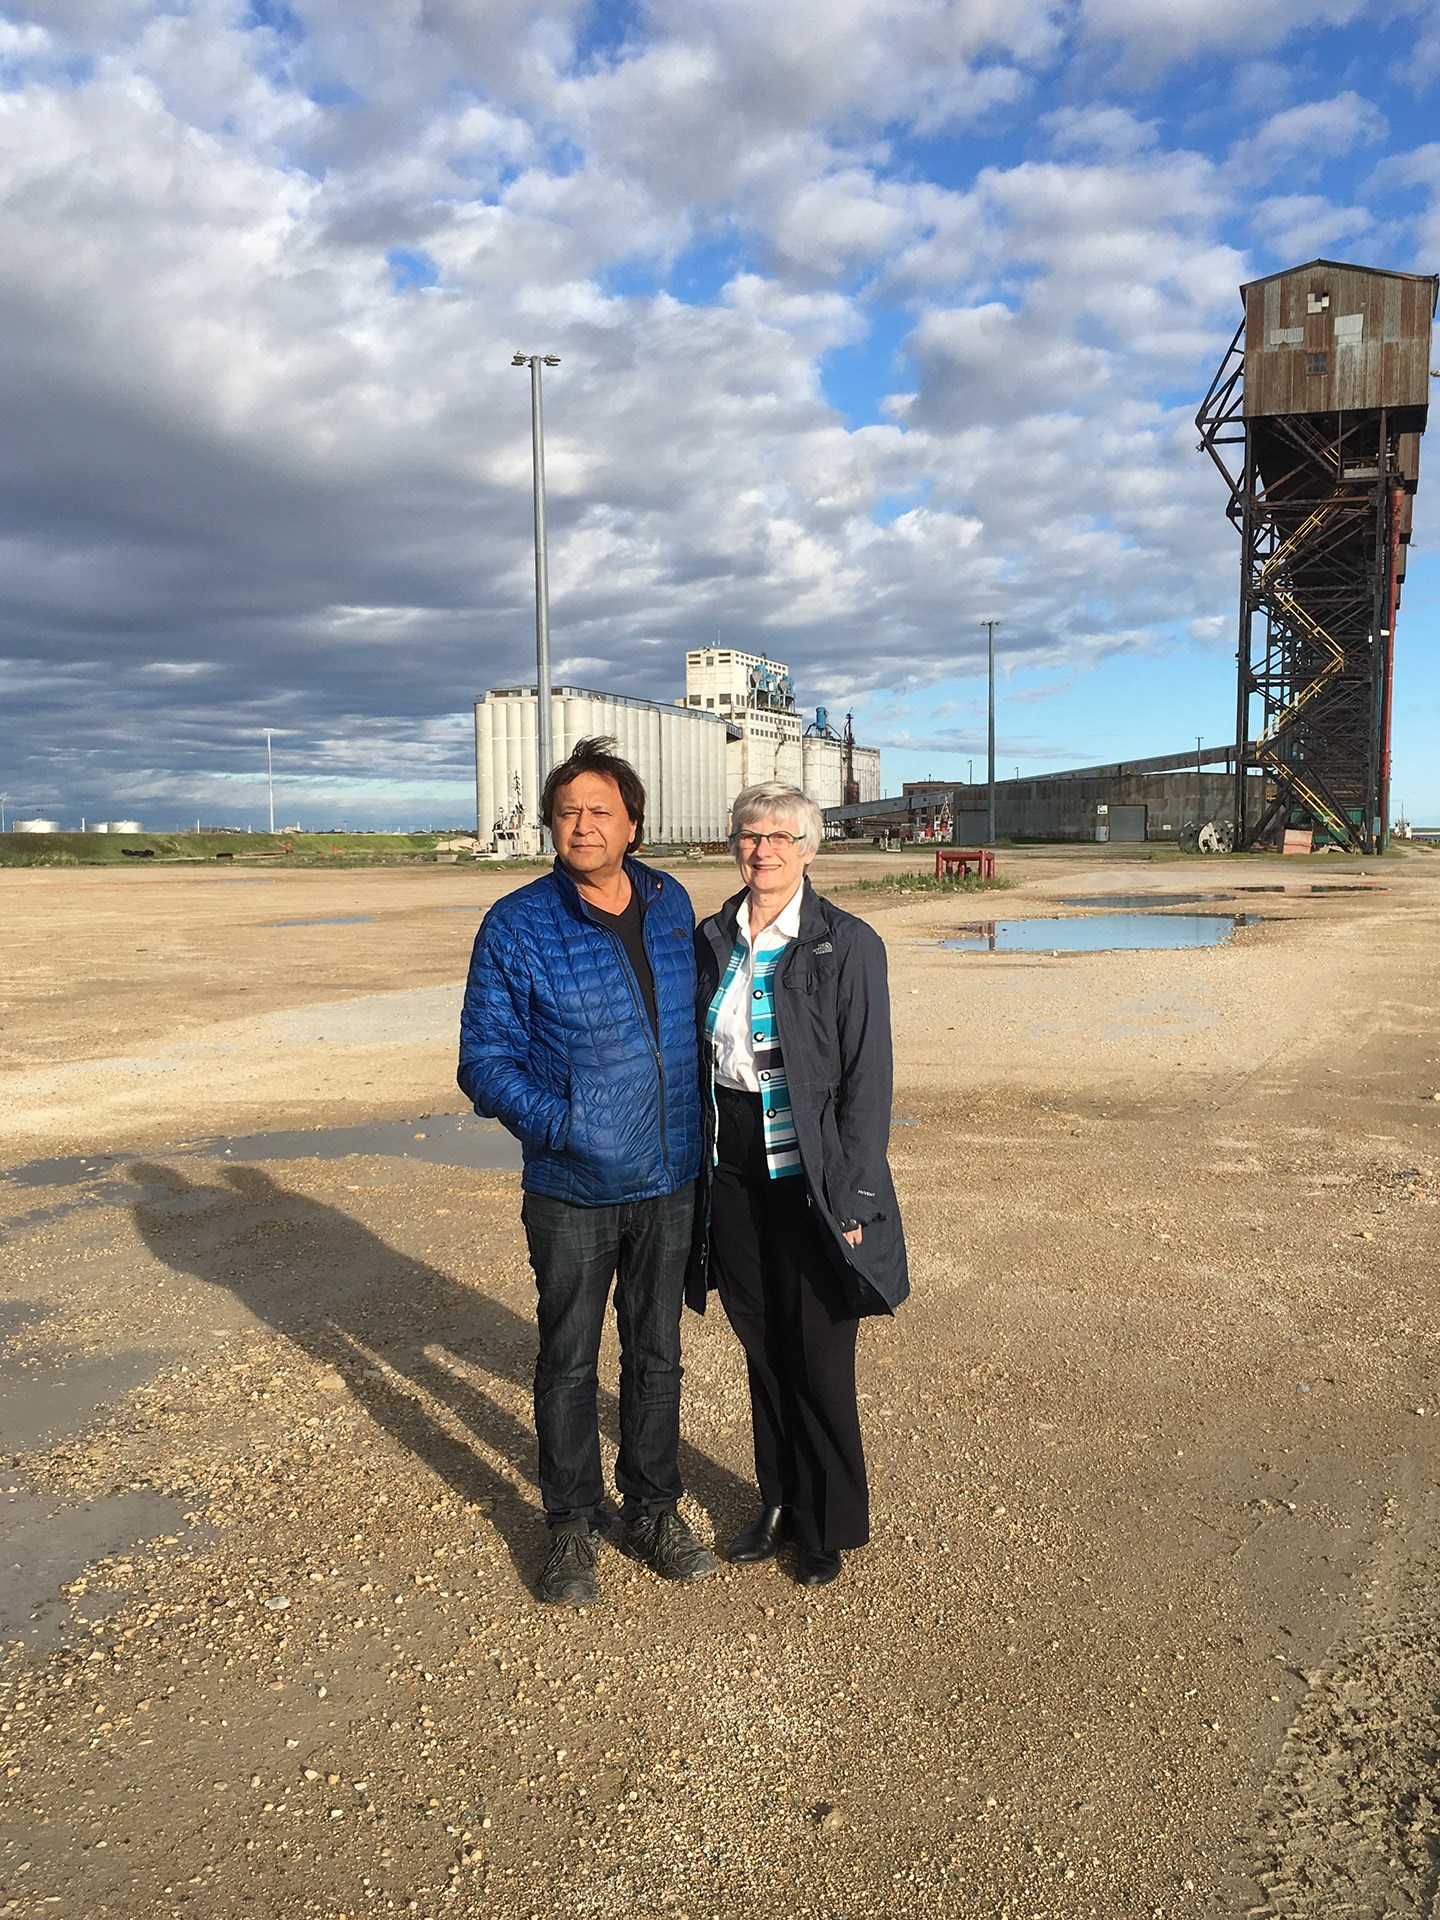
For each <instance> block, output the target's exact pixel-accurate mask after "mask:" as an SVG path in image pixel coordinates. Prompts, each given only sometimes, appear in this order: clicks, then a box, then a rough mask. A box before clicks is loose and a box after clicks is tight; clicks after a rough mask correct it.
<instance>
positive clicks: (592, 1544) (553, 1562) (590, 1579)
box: [535, 1527, 600, 1607]
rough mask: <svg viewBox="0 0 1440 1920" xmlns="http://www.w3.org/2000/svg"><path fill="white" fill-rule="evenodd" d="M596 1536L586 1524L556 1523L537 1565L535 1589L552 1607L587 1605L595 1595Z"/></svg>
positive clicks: (597, 1545)
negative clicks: (562, 1525)
mask: <svg viewBox="0 0 1440 1920" xmlns="http://www.w3.org/2000/svg"><path fill="white" fill-rule="evenodd" d="M599 1547H600V1536H599V1535H598V1534H596V1533H592V1532H591V1531H590V1530H589V1528H588V1527H559V1528H557V1529H556V1531H555V1534H554V1536H553V1538H552V1540H551V1543H550V1552H549V1553H548V1555H547V1556H546V1559H545V1564H544V1566H543V1567H542V1568H541V1569H540V1578H539V1579H538V1580H537V1581H536V1583H535V1592H536V1594H537V1595H538V1597H539V1598H540V1599H541V1600H544V1601H545V1602H546V1603H547V1604H548V1605H550V1606H552V1607H589V1606H593V1605H594V1603H595V1598H596V1587H595V1556H596V1553H597V1552H598V1551H599Z"/></svg>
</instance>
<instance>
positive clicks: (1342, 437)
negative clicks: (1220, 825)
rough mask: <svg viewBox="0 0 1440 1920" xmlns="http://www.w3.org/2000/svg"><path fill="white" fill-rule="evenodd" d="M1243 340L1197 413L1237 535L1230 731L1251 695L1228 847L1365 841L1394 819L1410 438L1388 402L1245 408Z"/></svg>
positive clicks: (1371, 847)
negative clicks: (1330, 408)
mask: <svg viewBox="0 0 1440 1920" xmlns="http://www.w3.org/2000/svg"><path fill="white" fill-rule="evenodd" d="M1244 337H1245V324H1244V323H1243V322H1242V323H1241V325H1240V327H1239V328H1238V329H1237V330H1236V334H1235V338H1234V339H1233V340H1232V341H1231V343H1230V348H1229V351H1228V352H1227V354H1226V356H1225V358H1224V360H1223V361H1222V362H1221V365H1220V370H1219V372H1218V373H1217V374H1216V376H1215V378H1214V380H1213V381H1212V382H1211V385H1210V391H1209V392H1208V393H1207V394H1206V396H1205V400H1204V403H1203V404H1202V406H1201V408H1200V412H1199V414H1198V415H1197V416H1196V424H1197V426H1198V427H1199V428H1200V433H1201V444H1202V445H1203V446H1204V448H1205V450H1206V451H1207V452H1208V453H1209V454H1210V456H1211V458H1212V459H1213V460H1214V461H1215V464H1216V466H1217V467H1218V468H1219V469H1220V471H1221V473H1222V474H1223V475H1224V476H1225V481H1226V484H1227V486H1228V487H1229V490H1230V497H1229V501H1228V504H1227V509H1226V510H1227V512H1228V514H1229V517H1230V519H1231V520H1232V521H1233V522H1234V524H1235V526H1236V527H1237V529H1238V530H1239V533H1240V541H1241V559H1240V645H1239V676H1238V686H1237V701H1236V716H1237V717H1236V736H1235V737H1236V739H1237V740H1238V741H1241V742H1245V741H1248V740H1251V739H1252V735H1251V734H1250V730H1249V723H1250V721H1251V718H1252V712H1253V702H1254V701H1255V700H1257V699H1258V701H1259V706H1260V713H1259V720H1260V724H1259V725H1258V727H1256V729H1255V732H1254V735H1253V745H1251V746H1250V747H1249V748H1248V750H1246V749H1243V748H1242V751H1241V753H1240V754H1239V755H1238V756H1237V771H1236V783H1235V830H1236V831H1235V844H1236V845H1237V846H1254V845H1256V844H1257V843H1258V842H1260V841H1264V840H1269V839H1273V838H1274V836H1275V834H1276V833H1277V832H1278V831H1280V830H1282V829H1283V828H1284V827H1286V826H1288V825H1299V824H1302V823H1303V824H1305V825H1309V826H1311V827H1313V828H1315V829H1316V830H1317V831H1318V832H1319V833H1320V834H1321V835H1322V836H1326V837H1328V838H1329V839H1330V840H1331V841H1333V842H1334V843H1336V844H1338V845H1340V846H1344V847H1349V848H1352V849H1353V850H1355V851H1357V852H1366V853H1368V852H1373V851H1375V850H1376V849H1377V847H1378V846H1379V845H1381V844H1382V843H1383V839H1384V834H1385V822H1386V821H1387V820H1388V817H1389V778H1390V768H1389V747H1390V742H1389V732H1390V728H1389V719H1390V696H1391V684H1390V683H1391V673H1392V666H1393V661H1394V644H1393V636H1394V624H1395V612H1396V608H1397V606H1398V602H1399V546H1400V539H1401V535H1402V527H1403V529H1404V531H1405V532H1407V533H1408V515H1407V512H1406V493H1405V485H1404V474H1403V471H1402V451H1403V446H1402V443H1403V441H1404V440H1405V438H1406V435H1405V434H1404V433H1403V432H1401V431H1397V430H1396V429H1395V428H1394V427H1393V426H1392V425H1391V423H1390V422H1389V420H1388V419H1387V412H1386V409H1385V408H1383V407H1382V408H1379V409H1376V410H1371V411H1367V412H1359V413H1352V414H1344V413H1335V414H1302V413H1295V414H1277V415H1268V416H1262V417H1260V418H1250V419H1246V418H1245V416H1244V411H1243V388H1244V367H1245V353H1244V345H1243V342H1244ZM1250 768H1256V769H1258V770H1259V772H1260V773H1261V774H1263V776H1264V779H1263V781H1262V782H1258V783H1257V782H1255V781H1253V780H1247V777H1246V775H1247V772H1248V770H1249V769H1250ZM1257 786H1258V787H1260V788H1261V793H1260V795H1259V796H1257V794H1256V793H1255V792H1254V791H1248V789H1252V788H1255V787H1257Z"/></svg>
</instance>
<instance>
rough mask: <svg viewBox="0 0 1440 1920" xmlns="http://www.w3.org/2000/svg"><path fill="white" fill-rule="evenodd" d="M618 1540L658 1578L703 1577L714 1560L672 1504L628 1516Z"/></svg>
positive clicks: (712, 1570)
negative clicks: (650, 1511) (630, 1518)
mask: <svg viewBox="0 0 1440 1920" xmlns="http://www.w3.org/2000/svg"><path fill="white" fill-rule="evenodd" d="M620 1544H621V1546H622V1547H623V1548H624V1549H625V1551H626V1553H628V1554H629V1555H630V1556H631V1558H632V1559H635V1560H643V1561H644V1562H645V1564H646V1566H647V1567H651V1568H653V1569H654V1571H655V1572H656V1573H658V1574H659V1576H660V1578H661V1579H662V1580H704V1579H705V1578H706V1577H707V1576H708V1575H710V1574H712V1573H714V1571H715V1568H716V1566H717V1564H718V1562H717V1561H716V1559H715V1556H714V1554H713V1553H711V1551H710V1549H709V1548H708V1547H707V1546H706V1545H705V1544H704V1542H703V1541H701V1540H697V1539H696V1538H695V1535H694V1534H693V1533H692V1532H691V1531H690V1529H689V1527H687V1526H686V1524H685V1522H684V1521H683V1520H682V1519H681V1518H680V1516H679V1514H678V1513H676V1511H675V1509H674V1508H673V1507H657V1508H656V1509H655V1511H654V1512H653V1513H642V1514H641V1515H640V1517H639V1519H638V1520H628V1521H627V1522H626V1523H625V1530H624V1532H623V1533H622V1534H621V1536H620Z"/></svg>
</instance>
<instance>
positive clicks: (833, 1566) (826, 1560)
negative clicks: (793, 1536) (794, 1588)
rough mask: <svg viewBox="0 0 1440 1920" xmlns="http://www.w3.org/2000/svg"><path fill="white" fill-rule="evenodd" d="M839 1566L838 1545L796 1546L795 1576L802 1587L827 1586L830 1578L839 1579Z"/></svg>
mask: <svg viewBox="0 0 1440 1920" xmlns="http://www.w3.org/2000/svg"><path fill="white" fill-rule="evenodd" d="M840 1567H841V1560H840V1550H839V1548H838V1547H832V1548H829V1549H826V1548H825V1547H797V1548H796V1550H795V1578H796V1579H797V1580H798V1581H799V1582H800V1584H801V1586H802V1587H828V1586H829V1584H830V1582H831V1581H832V1580H838V1579H839V1577H840Z"/></svg>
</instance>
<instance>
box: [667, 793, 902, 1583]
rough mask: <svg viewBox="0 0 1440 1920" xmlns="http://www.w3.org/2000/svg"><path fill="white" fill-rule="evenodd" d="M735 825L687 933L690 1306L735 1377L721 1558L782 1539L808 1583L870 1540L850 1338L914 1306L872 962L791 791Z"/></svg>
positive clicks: (875, 940)
mask: <svg viewBox="0 0 1440 1920" xmlns="http://www.w3.org/2000/svg"><path fill="white" fill-rule="evenodd" d="M731 829H732V831H731V844H732V845H733V847H734V849H735V859H736V863H737V864H738V866H739V868H740V877H741V878H742V880H744V882H745V887H744V890H743V891H742V892H740V893H738V894H736V895H735V896H734V898H733V899H731V900H728V901H727V902H726V903H725V905H724V906H723V907H722V908H721V909H720V911H719V913H717V914H715V915H713V916H712V917H711V918H710V919H708V920H706V921H705V922H704V923H703V924H702V925H701V927H700V929H699V931H698V933H697V934H696V946H697V952H698V961H699V982H700V985H699V1015H700V1023H701V1034H702V1048H701V1053H702V1059H703V1060H704V1061H705V1062H706V1063H708V1067H709V1074H710V1083H711V1088H712V1098H711V1099H710V1100H709V1101H708V1102H707V1106H708V1108H709V1115H710V1129H709V1136H708V1139H707V1152H706V1154H705V1165H704V1168H703V1170H702V1174H701V1188H702V1197H701V1202H700V1205H699V1206H698V1208H697V1211H696V1236H695V1253H694V1258H693V1260H692V1263H691V1272H690V1276H689V1285H688V1288H687V1298H688V1299H689V1302H690V1305H691V1306H692V1307H695V1308H696V1309H697V1310H698V1311H700V1312H703V1311H704V1308H705V1299H706V1295H707V1293H708V1291H709V1289H710V1288H711V1287H712V1286H713V1287H714V1288H716V1289H717V1291H718V1292H719V1295H720V1301H721V1304H722V1306H723V1307H724V1309H725V1313H726V1316H727V1318H728V1319H729V1321H730V1324H731V1326H732V1327H733V1328H734V1329H735V1332H736V1334H737V1336H738V1337H739V1339H740V1342H741V1345H742V1346H743V1347H744V1349H745V1358H746V1362H747V1365H748V1370H749V1378H750V1409H751V1419H752V1424H753V1429H754V1438H755V1474H756V1478H757V1480H758V1481H759V1487H760V1511H759V1513H758V1514H757V1515H756V1518H755V1519H754V1521H753V1522H752V1523H751V1524H750V1526H748V1527H747V1528H746V1529H745V1531H744V1532H743V1533H742V1534H741V1535H740V1536H739V1538H738V1539H737V1540H736V1541H735V1542H734V1544H733V1545H732V1547H731V1549H730V1558H731V1560H734V1561H739V1562H741V1563H747V1562H753V1561H760V1560H768V1559H770V1558H771V1557H772V1555H773V1554H774V1553H775V1552H776V1550H777V1548H778V1547H779V1545H780V1542H781V1540H782V1539H784V1538H785V1537H787V1535H788V1536H792V1537H793V1538H794V1541H795V1547H796V1577H797V1578H798V1579H799V1580H800V1582H801V1584H802V1585H804V1586H816V1587H818V1586H825V1585H826V1584H828V1583H829V1582H830V1581H831V1580H833V1579H834V1578H835V1577H836V1575H837V1574H838V1573H839V1572H840V1567H841V1553H842V1551H843V1550H844V1549H846V1548H850V1547H859V1546H863V1545H864V1544H865V1542H866V1540H867V1539H868V1538H869V1532H870V1513H869V1497H868V1491H867V1486H866V1477H865V1454H864V1448H863V1445H862V1442H861V1438H860V1416H859V1411H858V1408H857V1406H856V1402H855V1336H856V1331H857V1327H858V1323H859V1320H860V1317H861V1316H862V1315H863V1314H867V1313H890V1312H893V1311H894V1309H895V1308H896V1307H897V1306H898V1305H899V1304H900V1302H901V1301H902V1300H903V1299H904V1298H905V1296H906V1294H907V1293H908V1292H909V1281H908V1278H907V1275H906V1266H905V1241H904V1236H903V1234H902V1231H901V1226H900V1211H899V1207H898V1206H897V1204H896V1199H895V1188H894V1184H893V1182H892V1181H891V1178H890V1168H889V1165H888V1163H887V1161H886V1148H887V1145H888V1141H889V1135H890V1097H891V1081H892V1062H891V1050H890V1002H889V992H888V988H887V984H886V974H885V948H884V946H883V944H882V942H881V940H880V938H879V936H878V935H877V934H876V933H875V932H874V931H873V930H872V929H871V928H870V927H867V926H866V925H865V923H864V921H862V920H857V919H856V918H855V917H854V915H853V914H848V913H842V912H841V911H840V909H839V908H838V907H835V906H832V905H831V904H830V902H829V901H828V900H823V899H821V897H820V896H819V895H818V894H817V893H816V892H815V891H814V889H813V888H812V887H811V885H810V882H809V879H808V878H807V875H806V869H807V868H808V867H809V865H810V862H811V861H812V860H813V859H814V857H815V853H816V850H817V849H818V847H819V844H820V834H821V821H820V809H819V808H818V807H817V806H816V805H815V803H814V801H813V800H810V799H809V798H808V797H807V796H806V795H805V794H804V793H802V792H801V791H800V789H799V788H798V787H788V786H785V785H783V784H782V783H780V782H779V781H766V782H763V783H762V784H760V785H758V786H753V787H747V788H746V789H745V791H744V792H743V793H742V794H741V795H740V796H739V798H738V799H737V800H736V802H735V806H734V809H733V812H732V816H731Z"/></svg>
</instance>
